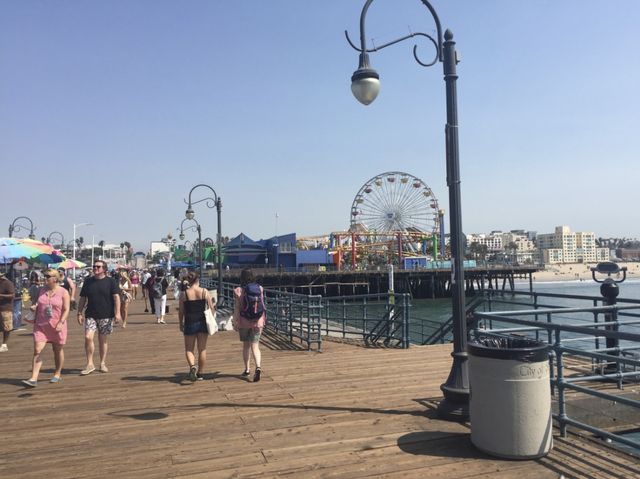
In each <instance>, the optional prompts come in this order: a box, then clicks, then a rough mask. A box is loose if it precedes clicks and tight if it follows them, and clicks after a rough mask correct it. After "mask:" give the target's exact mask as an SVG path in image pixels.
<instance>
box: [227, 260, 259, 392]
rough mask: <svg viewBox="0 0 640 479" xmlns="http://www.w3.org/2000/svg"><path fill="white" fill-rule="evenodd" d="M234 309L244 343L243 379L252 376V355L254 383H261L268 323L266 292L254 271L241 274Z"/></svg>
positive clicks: (246, 270)
mask: <svg viewBox="0 0 640 479" xmlns="http://www.w3.org/2000/svg"><path fill="white" fill-rule="evenodd" d="M233 297H234V300H235V301H234V308H233V323H234V327H235V328H236V329H237V330H238V333H239V334H240V341H242V359H243V360H244V372H243V373H242V376H243V377H248V376H249V375H250V374H251V367H250V363H251V355H252V354H253V360H254V362H255V365H256V370H255V373H254V375H253V382H254V383H257V382H258V381H260V375H261V373H262V369H261V360H262V355H261V353H260V335H261V334H262V329H263V328H264V325H265V323H266V307H265V304H264V290H263V289H262V286H260V285H259V284H258V283H256V282H255V278H254V276H253V271H251V270H250V269H249V268H246V269H243V270H242V272H241V273H240V286H239V287H238V288H235V289H234V290H233Z"/></svg>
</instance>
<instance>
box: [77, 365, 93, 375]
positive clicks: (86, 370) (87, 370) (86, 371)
mask: <svg viewBox="0 0 640 479" xmlns="http://www.w3.org/2000/svg"><path fill="white" fill-rule="evenodd" d="M95 370H96V368H95V367H93V366H87V367H86V368H84V369H83V370H82V371H80V376H87V375H89V374H91V373H92V372H94V371H95Z"/></svg>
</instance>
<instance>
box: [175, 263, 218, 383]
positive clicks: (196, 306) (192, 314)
mask: <svg viewBox="0 0 640 479" xmlns="http://www.w3.org/2000/svg"><path fill="white" fill-rule="evenodd" d="M199 279H200V277H199V276H198V275H197V274H196V273H194V272H190V273H189V274H187V277H186V281H187V283H188V285H189V287H188V288H187V289H186V291H184V292H183V293H182V294H181V295H180V307H179V309H178V319H179V323H180V331H182V332H183V334H184V352H185V356H186V358H187V364H188V365H189V379H190V380H191V381H200V380H203V379H204V377H203V372H204V369H205V364H206V361H207V339H208V338H209V333H208V331H207V323H206V321H205V319H204V311H205V309H207V308H210V309H212V310H213V309H215V306H214V305H213V302H212V301H211V295H209V292H208V291H207V290H206V289H204V288H201V287H200V286H199V284H198V283H199ZM196 343H197V344H198V366H197V367H196V356H195V347H196Z"/></svg>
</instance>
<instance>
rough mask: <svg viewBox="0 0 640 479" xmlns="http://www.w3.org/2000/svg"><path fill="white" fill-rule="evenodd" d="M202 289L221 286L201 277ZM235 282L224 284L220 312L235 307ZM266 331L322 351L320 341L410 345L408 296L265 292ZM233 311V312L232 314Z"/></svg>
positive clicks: (266, 290)
mask: <svg viewBox="0 0 640 479" xmlns="http://www.w3.org/2000/svg"><path fill="white" fill-rule="evenodd" d="M200 284H201V286H203V287H205V288H207V289H215V288H217V281H216V280H214V279H202V280H201V281H200ZM237 286H238V285H237V284H232V283H226V282H225V283H223V284H222V298H221V301H219V304H220V305H221V308H225V309H227V311H228V310H230V309H232V308H233V302H234V299H233V290H234V288H236V287H237ZM264 297H265V306H266V309H267V327H269V328H270V329H272V330H273V331H275V332H276V333H278V334H282V335H284V336H286V337H288V340H289V342H291V343H293V342H294V340H298V341H300V342H302V343H304V344H306V346H307V349H309V350H310V349H312V348H313V347H315V348H316V349H317V350H319V351H321V350H322V337H323V336H333V337H340V338H342V339H357V340H362V341H364V342H365V344H367V345H370V346H373V345H383V346H385V347H400V348H408V347H409V310H410V306H411V305H410V301H409V295H408V294H396V295H394V294H388V293H387V294H366V295H355V296H338V297H329V298H325V297H322V296H320V295H305V294H297V293H289V292H285V291H279V290H272V289H265V290H264ZM228 312H229V313H230V311H228Z"/></svg>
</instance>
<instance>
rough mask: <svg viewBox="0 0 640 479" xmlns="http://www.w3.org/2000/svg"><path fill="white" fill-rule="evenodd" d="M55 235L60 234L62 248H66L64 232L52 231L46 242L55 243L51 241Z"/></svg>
mask: <svg viewBox="0 0 640 479" xmlns="http://www.w3.org/2000/svg"><path fill="white" fill-rule="evenodd" d="M53 235H58V236H60V248H64V236H63V234H62V233H60V232H59V231H52V232H51V233H49V236H47V238H46V240H47V241H46V242H47V243H49V244H51V245H53V243H52V242H51V240H52V238H53Z"/></svg>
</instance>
